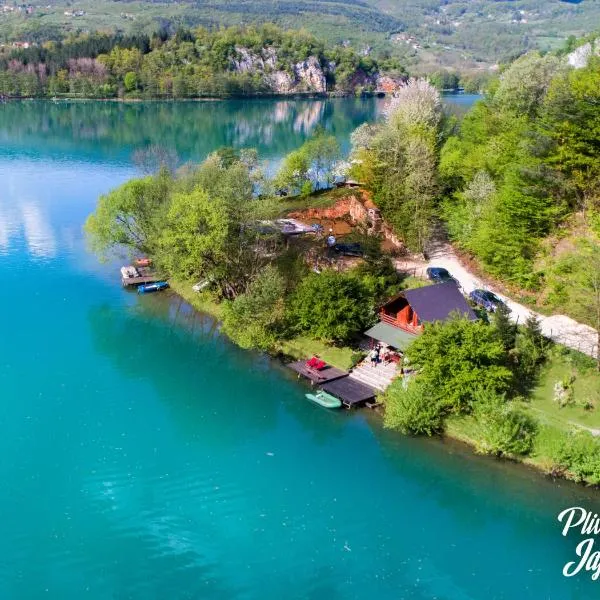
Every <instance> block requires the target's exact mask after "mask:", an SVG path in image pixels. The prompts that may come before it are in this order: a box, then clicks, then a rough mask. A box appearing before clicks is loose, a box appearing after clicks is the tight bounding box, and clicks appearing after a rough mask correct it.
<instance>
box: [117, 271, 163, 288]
mask: <svg viewBox="0 0 600 600" xmlns="http://www.w3.org/2000/svg"><path fill="white" fill-rule="evenodd" d="M135 270H136V271H137V272H138V277H121V283H122V284H123V287H129V286H131V285H135V286H138V285H141V284H143V283H156V282H157V281H161V280H162V278H161V277H158V275H156V273H153V272H152V271H151V270H150V268H149V267H135Z"/></svg>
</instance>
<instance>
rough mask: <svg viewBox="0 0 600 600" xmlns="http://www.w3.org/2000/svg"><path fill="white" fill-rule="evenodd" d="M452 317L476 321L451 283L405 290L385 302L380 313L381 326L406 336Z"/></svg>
mask: <svg viewBox="0 0 600 600" xmlns="http://www.w3.org/2000/svg"><path fill="white" fill-rule="evenodd" d="M453 314H459V315H463V316H465V317H466V318H467V319H470V320H471V321H476V320H477V316H476V315H475V313H474V312H473V310H472V309H471V307H470V306H469V305H468V304H467V301H466V300H465V298H464V296H463V295H462V294H461V293H460V291H459V289H458V287H457V286H456V284H455V283H454V282H452V281H449V282H447V283H437V284H434V285H428V286H426V287H422V288H417V289H414V290H406V291H405V292H402V293H400V294H398V295H397V296H395V297H394V298H392V299H391V300H389V301H388V302H386V304H384V305H383V306H382V307H381V309H380V311H379V318H380V319H381V321H382V322H384V323H387V324H388V325H392V326H393V327H397V328H399V329H403V330H404V331H407V332H408V333H413V334H417V333H421V331H423V325H424V324H425V323H435V322H436V321H446V320H448V319H449V318H450V317H451V316H452V315H453Z"/></svg>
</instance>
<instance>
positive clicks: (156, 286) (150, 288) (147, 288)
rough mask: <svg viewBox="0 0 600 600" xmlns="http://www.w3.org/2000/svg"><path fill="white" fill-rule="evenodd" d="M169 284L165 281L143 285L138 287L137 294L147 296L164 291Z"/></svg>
mask: <svg viewBox="0 0 600 600" xmlns="http://www.w3.org/2000/svg"><path fill="white" fill-rule="evenodd" d="M168 287H169V284H168V283H167V282H166V281H156V282H154V283H145V284H143V285H139V286H138V289H137V291H138V294H149V293H151V292H161V291H162V290H166V289H167V288H168Z"/></svg>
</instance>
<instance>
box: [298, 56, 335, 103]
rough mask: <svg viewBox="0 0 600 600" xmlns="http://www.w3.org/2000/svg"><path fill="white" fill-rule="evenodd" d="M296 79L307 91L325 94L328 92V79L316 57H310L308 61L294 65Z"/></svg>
mask: <svg viewBox="0 0 600 600" xmlns="http://www.w3.org/2000/svg"><path fill="white" fill-rule="evenodd" d="M294 73H295V74H296V79H297V80H298V82H299V84H300V85H301V86H302V87H306V89H307V91H311V92H317V93H319V94H324V93H325V92H326V91H327V79H326V77H325V73H323V69H322V68H321V64H320V63H319V61H318V59H317V58H316V57H315V56H309V57H308V58H307V59H306V60H304V61H302V62H299V63H296V64H295V65H294Z"/></svg>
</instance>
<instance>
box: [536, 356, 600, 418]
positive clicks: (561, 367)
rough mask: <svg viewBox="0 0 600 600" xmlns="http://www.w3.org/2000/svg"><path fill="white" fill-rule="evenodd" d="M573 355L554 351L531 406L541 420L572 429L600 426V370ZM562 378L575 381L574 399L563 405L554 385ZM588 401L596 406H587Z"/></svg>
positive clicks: (573, 382) (543, 372)
mask: <svg viewBox="0 0 600 600" xmlns="http://www.w3.org/2000/svg"><path fill="white" fill-rule="evenodd" d="M572 356H573V355H572V354H568V355H566V356H565V355H560V354H559V353H558V352H554V353H553V354H552V355H551V357H550V360H549V361H548V364H547V365H546V367H545V368H544V370H543V371H542V374H541V376H540V380H539V383H538V385H537V387H536V388H535V389H534V391H533V394H532V397H531V402H530V403H529V404H528V406H529V410H531V412H532V414H533V415H534V416H535V417H536V418H537V419H538V420H539V421H540V422H542V423H545V424H547V425H551V426H553V427H556V428H558V429H562V430H569V429H572V428H573V426H582V427H586V428H591V429H600V373H598V371H597V370H596V369H595V368H593V367H588V366H587V365H585V364H583V365H582V364H578V362H579V361H577V359H575V360H573V358H572ZM558 381H572V384H571V388H572V400H571V402H570V403H569V405H567V406H564V407H562V408H561V407H560V406H559V404H558V402H556V400H554V385H555V384H556V382H558ZM586 403H590V404H591V405H593V408H591V409H589V410H586V409H585V408H584V406H585V405H586Z"/></svg>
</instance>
